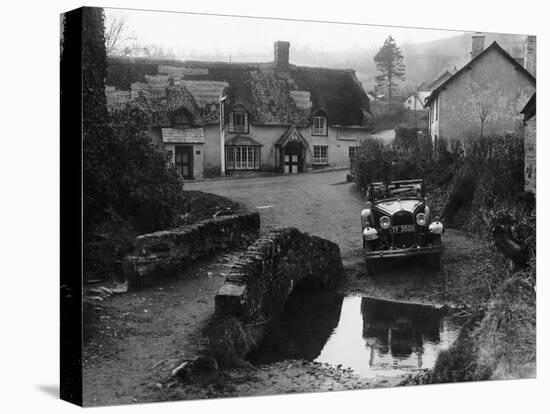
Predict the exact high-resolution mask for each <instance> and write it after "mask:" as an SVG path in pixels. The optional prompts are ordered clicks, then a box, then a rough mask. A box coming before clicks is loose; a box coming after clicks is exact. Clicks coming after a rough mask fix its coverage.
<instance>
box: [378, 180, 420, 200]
mask: <svg viewBox="0 0 550 414" xmlns="http://www.w3.org/2000/svg"><path fill="white" fill-rule="evenodd" d="M406 197H422V181H411V182H408V181H391V182H389V183H372V184H371V185H370V186H369V189H368V198H369V199H372V200H374V201H377V200H383V199H386V198H406Z"/></svg>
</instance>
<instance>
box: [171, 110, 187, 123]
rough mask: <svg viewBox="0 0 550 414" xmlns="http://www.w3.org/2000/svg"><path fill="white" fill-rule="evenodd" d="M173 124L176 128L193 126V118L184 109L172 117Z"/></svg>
mask: <svg viewBox="0 0 550 414" xmlns="http://www.w3.org/2000/svg"><path fill="white" fill-rule="evenodd" d="M172 124H173V125H174V126H189V125H191V116H190V115H189V113H187V111H185V110H184V109H178V110H177V111H175V112H174V113H173V115H172Z"/></svg>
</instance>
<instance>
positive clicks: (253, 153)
mask: <svg viewBox="0 0 550 414" xmlns="http://www.w3.org/2000/svg"><path fill="white" fill-rule="evenodd" d="M260 159H261V158H260V147H251V146H229V147H225V168H227V169H228V170H259V169H260Z"/></svg>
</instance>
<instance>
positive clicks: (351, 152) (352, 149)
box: [348, 147, 358, 160]
mask: <svg viewBox="0 0 550 414" xmlns="http://www.w3.org/2000/svg"><path fill="white" fill-rule="evenodd" d="M357 148H358V147H349V149H348V151H349V153H348V154H349V159H350V160H352V159H353V158H355V154H357Z"/></svg>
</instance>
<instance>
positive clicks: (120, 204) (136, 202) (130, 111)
mask: <svg viewBox="0 0 550 414" xmlns="http://www.w3.org/2000/svg"><path fill="white" fill-rule="evenodd" d="M150 123H151V114H150V112H149V111H148V110H147V108H146V107H145V106H143V105H140V104H139V103H134V104H128V105H127V106H126V107H124V108H123V109H120V110H115V111H113V112H112V113H111V127H112V130H113V137H114V140H115V143H114V144H115V145H114V148H113V150H114V151H115V156H116V158H117V161H118V162H117V166H116V168H115V171H114V172H115V173H116V174H117V176H116V177H115V179H114V181H113V182H112V185H113V191H114V194H113V199H112V200H111V203H112V205H113V208H114V210H115V211H116V212H117V213H118V214H120V215H121V216H122V217H123V218H125V219H127V220H129V221H130V222H131V223H132V225H133V226H134V227H135V229H136V230H137V231H138V232H140V233H146V232H151V231H156V230H160V229H162V228H167V227H171V226H174V225H175V224H176V222H177V219H178V216H179V214H180V211H181V206H182V204H183V202H184V200H185V198H184V195H183V180H182V179H181V176H180V175H179V174H178V173H177V171H176V170H175V168H174V167H173V166H172V165H171V164H170V163H169V160H168V158H167V155H166V154H165V153H164V152H163V151H162V150H160V149H159V148H158V147H157V146H155V145H154V144H152V143H151V142H150V139H149V137H148V134H147V131H148V129H149V126H150Z"/></svg>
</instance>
